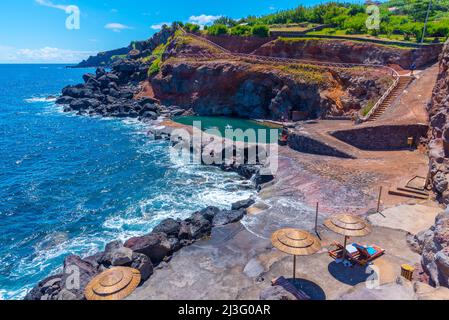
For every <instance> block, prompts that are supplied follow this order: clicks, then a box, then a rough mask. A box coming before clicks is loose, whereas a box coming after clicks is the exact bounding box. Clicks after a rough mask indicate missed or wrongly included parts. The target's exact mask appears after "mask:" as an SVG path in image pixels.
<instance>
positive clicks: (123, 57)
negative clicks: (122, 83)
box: [111, 54, 126, 61]
mask: <svg viewBox="0 0 449 320" xmlns="http://www.w3.org/2000/svg"><path fill="white" fill-rule="evenodd" d="M125 58H126V54H118V55H115V56H112V57H111V61H116V60H120V59H125Z"/></svg>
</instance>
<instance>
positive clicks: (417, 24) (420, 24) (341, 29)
mask: <svg viewBox="0 0 449 320" xmlns="http://www.w3.org/2000/svg"><path fill="white" fill-rule="evenodd" d="M429 1H430V0H389V1H385V2H383V3H382V4H380V16H381V23H380V29H378V30H376V29H374V30H368V29H367V27H366V21H367V19H368V17H369V15H368V14H367V13H366V6H365V5H363V4H348V3H336V2H328V3H325V4H319V5H316V6H311V7H306V6H302V5H300V6H298V7H297V8H295V9H291V10H284V11H279V12H277V13H273V14H269V15H266V16H261V17H255V16H249V17H247V18H244V19H240V20H238V21H234V22H233V23H236V24H242V23H246V24H248V25H250V26H254V25H267V26H272V27H273V29H278V28H279V25H283V26H289V25H298V27H299V28H300V27H301V26H305V25H306V24H312V23H314V24H328V25H331V26H332V28H327V29H325V30H322V31H321V32H320V33H316V34H326V35H332V34H336V35H371V36H375V37H379V38H386V39H392V40H402V41H416V42H419V41H421V37H422V33H423V28H424V21H425V18H426V14H427V8H428V5H429ZM432 4H433V5H432V8H431V11H430V15H429V23H428V28H427V37H426V39H425V40H426V41H427V42H433V41H444V40H445V39H446V38H447V37H449V0H433V1H432ZM227 19H229V18H227ZM231 20H232V19H231ZM228 24H231V23H230V22H229V23H228Z"/></svg>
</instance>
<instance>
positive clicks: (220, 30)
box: [207, 24, 228, 36]
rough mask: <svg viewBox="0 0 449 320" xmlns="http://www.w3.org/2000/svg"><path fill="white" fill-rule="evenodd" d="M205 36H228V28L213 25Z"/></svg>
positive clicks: (223, 25) (222, 25) (221, 25)
mask: <svg viewBox="0 0 449 320" xmlns="http://www.w3.org/2000/svg"><path fill="white" fill-rule="evenodd" d="M207 34H208V35H211V36H221V35H225V34H228V27H227V26H226V25H225V24H214V25H213V26H210V27H209V28H207Z"/></svg>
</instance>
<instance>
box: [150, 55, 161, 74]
mask: <svg viewBox="0 0 449 320" xmlns="http://www.w3.org/2000/svg"><path fill="white" fill-rule="evenodd" d="M161 66H162V60H161V59H160V58H157V59H156V60H154V61H153V63H152V64H151V66H150V68H149V69H148V76H153V75H155V74H156V73H159V71H160V70H161Z"/></svg>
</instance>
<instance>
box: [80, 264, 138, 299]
mask: <svg viewBox="0 0 449 320" xmlns="http://www.w3.org/2000/svg"><path fill="white" fill-rule="evenodd" d="M140 280H141V275H140V272H139V270H136V269H132V268H125V267H115V268H111V269H109V270H106V271H104V272H102V273H101V274H99V275H98V276H96V277H95V278H93V279H92V281H91V282H89V284H88V285H87V287H86V290H85V291H84V295H85V297H86V299H87V300H122V299H124V298H126V297H127V296H129V295H130V294H131V293H132V292H133V291H134V290H135V289H136V288H137V286H138V285H139V283H140Z"/></svg>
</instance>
